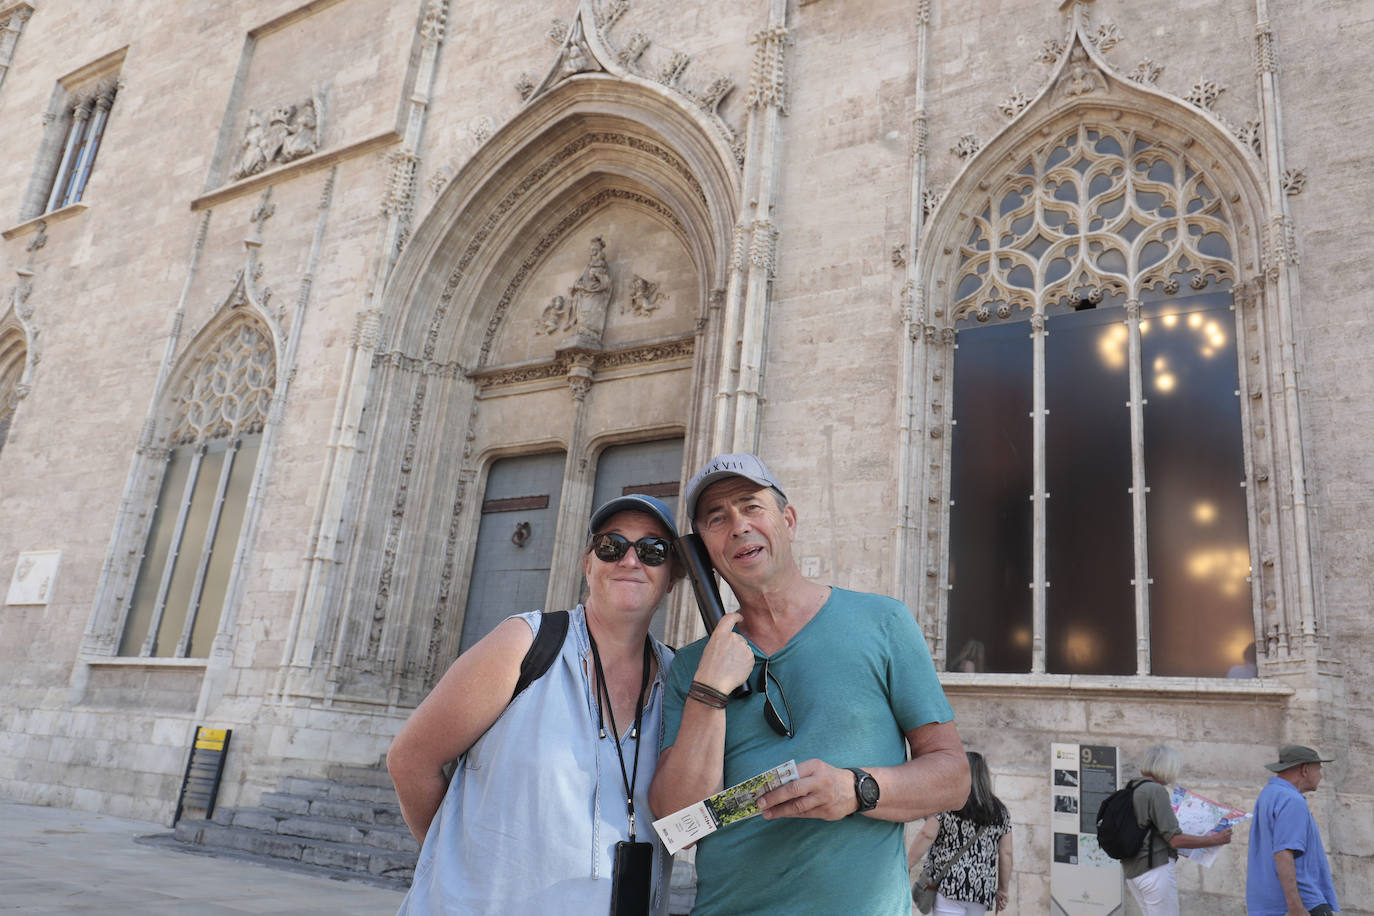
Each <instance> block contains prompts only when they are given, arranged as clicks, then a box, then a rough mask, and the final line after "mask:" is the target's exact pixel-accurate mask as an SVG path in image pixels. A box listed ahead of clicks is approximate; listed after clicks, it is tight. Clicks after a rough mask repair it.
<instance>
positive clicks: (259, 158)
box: [229, 99, 320, 181]
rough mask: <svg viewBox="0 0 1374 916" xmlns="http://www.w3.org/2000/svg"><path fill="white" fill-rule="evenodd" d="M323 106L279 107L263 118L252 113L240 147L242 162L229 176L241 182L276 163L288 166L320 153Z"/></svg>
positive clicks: (239, 160) (308, 103) (236, 163)
mask: <svg viewBox="0 0 1374 916" xmlns="http://www.w3.org/2000/svg"><path fill="white" fill-rule="evenodd" d="M319 121H320V111H319V106H318V105H317V104H316V102H315V100H314V99H307V100H306V101H304V102H302V103H301V104H299V105H276V106H273V108H272V109H271V110H270V111H269V112H268V116H267V124H266V125H264V124H263V120H262V115H260V114H259V113H258V112H257V111H256V110H249V112H248V125H247V127H245V128H244V131H243V140H242V142H241V143H240V144H239V153H238V158H237V159H235V160H234V168H233V170H232V171H231V172H230V173H229V177H230V179H232V180H234V181H238V180H239V179H242V178H247V177H248V176H250V175H256V174H258V173H259V172H261V171H263V170H264V169H266V168H267V167H269V166H270V165H272V164H273V163H278V164H285V163H287V162H293V161H295V160H297V159H301V158H303V157H305V156H309V155H310V154H311V153H314V152H316V151H317V150H318V149H319V133H320V129H319Z"/></svg>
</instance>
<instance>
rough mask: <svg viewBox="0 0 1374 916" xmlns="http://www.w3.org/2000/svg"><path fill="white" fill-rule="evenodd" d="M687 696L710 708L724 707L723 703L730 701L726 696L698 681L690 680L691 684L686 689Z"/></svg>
mask: <svg viewBox="0 0 1374 916" xmlns="http://www.w3.org/2000/svg"><path fill="white" fill-rule="evenodd" d="M687 696H688V697H690V698H691V699H693V700H696V701H697V702H698V703H700V704H702V705H703V706H709V707H711V708H712V709H724V708H725V704H726V703H728V702H729V701H730V698H729V697H728V696H726V695H725V694H723V693H721V692H720V691H719V690H716V689H715V688H714V687H710V686H707V685H706V684H703V683H701V682H700V681H693V682H692V686H691V687H690V688H688V690H687Z"/></svg>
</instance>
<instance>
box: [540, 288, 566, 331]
mask: <svg viewBox="0 0 1374 916" xmlns="http://www.w3.org/2000/svg"><path fill="white" fill-rule="evenodd" d="M571 327H572V309H570V308H568V300H567V298H566V297H564V296H554V297H553V298H552V299H550V300H549V304H548V305H546V306H544V313H543V315H541V316H540V318H539V328H538V329H537V330H536V331H535V333H536V334H557V333H558V332H559V331H566V330H569V329H570V328H571Z"/></svg>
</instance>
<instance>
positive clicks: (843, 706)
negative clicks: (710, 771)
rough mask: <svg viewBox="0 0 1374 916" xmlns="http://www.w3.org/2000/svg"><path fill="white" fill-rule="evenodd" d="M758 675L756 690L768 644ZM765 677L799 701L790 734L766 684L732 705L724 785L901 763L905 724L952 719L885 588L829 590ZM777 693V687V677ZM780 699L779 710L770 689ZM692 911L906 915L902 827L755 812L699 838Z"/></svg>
mask: <svg viewBox="0 0 1374 916" xmlns="http://www.w3.org/2000/svg"><path fill="white" fill-rule="evenodd" d="M705 645H706V640H704V639H702V640H698V641H697V642H694V643H692V644H691V645H690V646H687V647H686V648H684V649H683V650H682V651H681V652H679V653H678V654H677V658H676V660H675V661H674V663H673V667H672V669H671V670H670V671H669V674H668V688H667V691H666V693H665V695H664V702H663V719H664V730H663V746H664V747H669V746H670V745H672V744H673V742H674V741H676V740H677V730H678V727H679V726H680V725H681V722H682V705H683V702H684V700H685V698H686V696H687V688H688V687H689V686H691V683H692V679H693V677H694V675H695V673H696V668H697V663H698V662H699V661H700V660H701V653H702V651H703V649H704V648H705ZM750 646H751V648H753V650H754V655H755V657H756V661H757V664H756V665H755V666H754V672H753V674H752V675H751V676H750V681H749V683H750V685H751V686H753V687H755V688H757V687H758V678H759V672H760V671H761V670H762V660H763V657H764V656H763V653H762V652H761V651H760V650H759V649H758V647H757V646H754V645H753V644H752V643H751V644H750ZM768 670H769V673H770V674H772V675H774V676H775V677H776V678H777V680H778V683H779V684H781V686H782V690H783V692H784V693H785V694H786V697H787V704H788V707H789V708H790V709H791V714H792V725H793V728H794V730H795V731H796V735H795V736H794V737H793V738H790V739H789V738H785V737H782V736H780V735H778V734H777V733H775V732H774V731H773V730H772V729H771V728H769V727H768V724H767V723H766V722H765V721H764V718H763V702H764V700H763V694H762V693H761V692H760V691H758V690H757V689H755V691H754V692H753V693H752V694H750V695H749V696H748V697H746V698H745V699H743V700H731V701H730V705H729V706H728V707H726V710H725V723H726V724H725V785H727V786H732V785H734V784H736V783H738V782H742V781H743V780H745V779H748V778H749V777H750V776H754V775H757V774H758V773H761V772H763V771H764V770H767V769H769V768H771V767H775V766H777V765H778V764H780V763H785V762H786V761H788V760H796V761H797V763H801V762H802V761H804V760H809V759H811V758H813V757H814V758H818V759H820V760H823V761H825V762H826V763H828V764H830V765H832V766H837V767H850V766H855V767H864V768H868V767H880V766H897V765H899V764H901V763H902V762H903V761H904V760H905V759H906V744H905V736H906V733H907V732H908V731H910V730H911V729H914V728H916V727H918V726H921V725H925V724H928V723H931V722H948V721H949V720H951V719H953V718H954V712H953V710H951V709H950V706H949V702H948V701H947V700H946V699H945V694H944V691H943V690H942V689H941V687H940V681H939V678H938V677H937V676H936V674H935V666H934V665H933V664H932V663H931V660H930V650H929V648H928V647H927V646H926V641H925V638H924V637H923V636H922V634H921V631H920V628H919V627H917V626H916V621H915V620H914V619H913V618H912V616H911V612H910V611H909V610H908V609H907V607H906V605H904V604H902V603H901V602H900V601H896V600H894V599H892V598H885V597H883V596H881V595H869V594H864V593H861V592H851V591H846V590H844V589H839V588H836V589H832V590H831V592H830V597H829V599H828V600H827V601H826V602H825V604H824V605H823V606H822V607H821V609H820V611H818V612H817V613H816V616H815V617H813V618H812V619H811V621H810V622H809V623H807V625H806V626H805V627H803V628H802V629H801V631H800V632H799V633H797V635H796V636H793V637H792V639H791V641H789V642H788V643H787V645H785V646H783V647H782V649H780V650H779V651H778V652H777V653H775V654H774V655H772V656H769V664H768ZM769 689H770V690H773V689H775V688H774V687H773V686H772V685H771V684H770V687H769ZM773 702H774V705H775V706H779V707H780V706H781V701H780V700H779V699H778V697H777V696H776V694H775V695H774V697H773ZM696 867H697V901H696V906H695V907H693V909H692V913H693V916H713V914H730V916H743V914H749V913H778V914H797V913H849V912H852V913H864V914H871V916H878V914H893V916H898V914H900V916H909V914H910V913H911V896H910V893H911V891H910V879H909V878H908V876H907V865H906V850H905V847H904V846H903V843H902V825H901V824H897V823H892V822H889V821H880V820H875V819H873V818H870V817H864V816H862V815H856V816H853V817H846V818H843V819H842V820H839V821H822V820H814V819H810V818H783V819H780V820H776V821H767V820H764V819H763V818H762V817H756V818H753V819H750V820H747V821H741V822H738V823H734V824H730V825H728V826H726V827H724V828H722V829H721V830H719V831H718V832H716V833H714V834H712V835H711V836H708V837H706V838H705V839H703V840H702V841H701V842H700V843H698V844H697V858H696Z"/></svg>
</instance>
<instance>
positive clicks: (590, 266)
mask: <svg viewBox="0 0 1374 916" xmlns="http://www.w3.org/2000/svg"><path fill="white" fill-rule="evenodd" d="M610 303H611V271H610V268H609V267H607V265H606V243H605V242H603V241H602V240H601V237H600V236H597V237H596V238H594V239H592V245H591V257H590V258H589V259H588V261H587V266H586V268H584V269H583V271H582V276H580V277H578V278H577V282H576V283H574V284H573V286H572V322H573V329H574V333H575V335H576V337H577V339H578V343H581V344H584V345H587V346H600V344H601V331H602V329H603V328H605V326H606V310H607V307H608V306H609V305H610Z"/></svg>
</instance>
